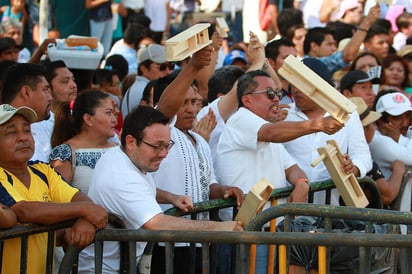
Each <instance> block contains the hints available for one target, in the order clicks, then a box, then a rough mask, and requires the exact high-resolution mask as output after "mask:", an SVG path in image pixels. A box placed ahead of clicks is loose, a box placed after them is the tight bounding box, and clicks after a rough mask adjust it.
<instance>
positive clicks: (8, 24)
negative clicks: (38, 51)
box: [0, 18, 31, 63]
mask: <svg viewBox="0 0 412 274" xmlns="http://www.w3.org/2000/svg"><path fill="white" fill-rule="evenodd" d="M0 33H1V34H2V35H3V37H10V38H13V39H14V41H16V44H17V46H19V47H21V50H20V51H19V59H18V60H17V62H19V63H27V62H28V61H29V60H30V56H31V53H30V51H29V50H28V49H27V48H23V46H22V44H23V25H22V24H21V22H20V21H18V20H16V19H14V18H9V19H7V20H5V21H3V22H2V23H1V25H0Z"/></svg>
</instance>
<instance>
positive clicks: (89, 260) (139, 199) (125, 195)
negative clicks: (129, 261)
mask: <svg viewBox="0 0 412 274" xmlns="http://www.w3.org/2000/svg"><path fill="white" fill-rule="evenodd" d="M88 196H89V197H90V198H91V199H92V200H93V201H94V202H96V203H97V204H100V205H102V206H103V207H104V208H106V209H107V211H108V212H109V213H112V214H114V215H116V216H117V217H119V218H120V219H121V220H122V221H123V222H124V223H125V225H126V228H127V229H139V228H141V227H142V226H143V225H144V224H145V223H146V222H148V221H149V220H150V219H152V218H153V217H154V216H156V215H157V214H160V213H162V209H161V208H160V206H159V204H158V203H157V201H156V186H155V184H154V181H153V178H152V176H151V174H149V173H146V174H145V173H142V172H141V171H140V170H139V169H138V168H137V167H136V166H135V165H134V164H133V163H132V161H131V160H130V158H129V157H128V156H127V155H126V154H125V153H124V152H123V151H122V149H121V148H120V147H115V148H111V149H109V150H108V151H106V153H105V154H103V155H102V157H101V158H100V160H99V161H98V163H97V164H96V167H95V169H94V173H93V176H92V181H91V184H90V188H89V194H88ZM145 246H146V243H145V242H144V243H142V242H138V243H136V258H140V256H141V255H142V253H143V251H144V248H145ZM119 260H120V248H119V245H118V243H117V242H105V243H104V248H103V273H108V274H109V273H118V271H119V268H120V266H119ZM137 261H138V260H136V263H137ZM79 273H95V272H94V244H92V245H90V246H88V247H87V248H86V249H84V250H83V251H82V252H81V253H80V255H79Z"/></svg>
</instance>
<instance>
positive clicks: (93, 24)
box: [90, 19, 113, 56]
mask: <svg viewBox="0 0 412 274" xmlns="http://www.w3.org/2000/svg"><path fill="white" fill-rule="evenodd" d="M112 35H113V23H112V19H109V20H106V21H102V22H97V21H94V20H90V36H93V37H97V39H99V41H100V42H101V43H102V44H103V47H104V55H105V56H106V54H107V53H108V52H109V50H110V48H111V46H112Z"/></svg>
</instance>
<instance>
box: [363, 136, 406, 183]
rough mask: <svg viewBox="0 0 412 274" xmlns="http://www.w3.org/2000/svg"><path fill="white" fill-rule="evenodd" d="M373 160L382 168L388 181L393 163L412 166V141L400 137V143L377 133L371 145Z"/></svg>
mask: <svg viewBox="0 0 412 274" xmlns="http://www.w3.org/2000/svg"><path fill="white" fill-rule="evenodd" d="M369 148H370V150H371V153H372V158H373V160H374V161H375V162H376V163H377V164H378V166H379V167H380V168H381V170H382V172H383V175H384V176H385V178H386V179H388V178H389V177H390V175H391V174H392V171H391V169H390V167H391V165H392V162H393V161H395V160H399V161H402V162H403V163H404V164H405V165H406V166H412V140H411V139H409V138H407V137H405V136H402V135H401V136H400V138H399V140H398V142H395V141H394V140H393V139H392V138H390V137H388V136H385V135H382V134H381V133H380V132H379V131H378V130H376V131H375V135H374V136H373V139H372V141H371V142H370V143H369Z"/></svg>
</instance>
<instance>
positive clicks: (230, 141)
mask: <svg viewBox="0 0 412 274" xmlns="http://www.w3.org/2000/svg"><path fill="white" fill-rule="evenodd" d="M279 96H280V92H279V91H278V87H276V86H275V83H274V81H273V80H272V78H270V76H269V75H268V74H267V73H265V72H263V71H261V70H256V71H250V72H246V73H245V74H244V75H242V76H241V77H240V78H239V80H238V85H237V98H238V103H239V109H238V111H237V112H236V113H235V114H233V115H232V116H231V117H230V118H229V120H228V121H227V123H226V127H225V128H224V129H223V132H222V135H221V137H220V140H219V143H218V146H217V165H216V166H217V170H216V174H217V179H218V181H219V182H220V183H222V184H225V185H231V186H237V187H239V188H240V189H242V191H243V192H244V193H248V191H249V190H250V189H251V188H252V186H253V185H254V184H256V183H257V182H258V181H259V180H260V179H261V178H265V179H266V180H268V181H269V182H271V183H272V184H273V185H274V186H275V188H281V187H286V186H290V185H293V186H295V189H294V190H293V192H292V194H291V196H290V197H289V198H288V201H290V202H306V198H307V194H308V192H309V185H308V181H309V180H308V179H307V176H306V174H305V173H304V172H303V171H302V169H300V167H299V166H298V165H297V164H296V162H295V160H294V159H292V157H291V156H290V155H289V154H288V153H287V151H286V150H285V149H284V148H283V146H282V145H281V144H279V143H280V142H285V141H288V140H292V139H293V138H297V137H299V136H302V135H305V134H309V133H314V132H325V133H327V134H333V133H335V132H336V131H338V130H339V129H341V128H342V126H343V125H342V124H341V123H339V122H338V121H336V120H335V119H333V118H332V117H322V118H318V119H314V120H311V121H302V122H286V121H276V119H277V114H278V106H279V99H280V98H279ZM285 202H286V200H285V199H281V200H278V203H285ZM220 213H221V214H220V217H221V218H222V219H223V220H231V219H232V214H231V211H227V210H221V211H220ZM260 259H261V260H260ZM257 260H259V261H261V262H262V263H257V264H256V267H257V268H256V273H266V269H267V265H266V263H267V246H259V247H258V252H257Z"/></svg>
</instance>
